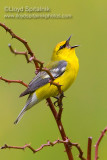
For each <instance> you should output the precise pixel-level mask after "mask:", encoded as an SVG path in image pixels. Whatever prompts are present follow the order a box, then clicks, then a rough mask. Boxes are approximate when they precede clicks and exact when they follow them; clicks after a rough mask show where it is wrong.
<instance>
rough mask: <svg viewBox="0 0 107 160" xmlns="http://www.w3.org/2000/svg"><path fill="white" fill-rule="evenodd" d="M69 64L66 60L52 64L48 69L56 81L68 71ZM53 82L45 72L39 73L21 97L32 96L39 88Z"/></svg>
mask: <svg viewBox="0 0 107 160" xmlns="http://www.w3.org/2000/svg"><path fill="white" fill-rule="evenodd" d="M66 66H67V62H66V61H64V60H61V61H55V62H53V63H52V62H51V63H50V64H49V65H48V66H47V68H48V69H49V70H50V72H51V74H52V76H53V77H54V78H55V79H56V78H57V77H59V76H61V75H62V74H63V73H64V72H65V70H66ZM49 80H51V78H50V76H49V75H48V74H47V73H46V72H45V71H41V72H39V73H38V74H37V75H36V76H35V77H34V78H33V80H32V81H31V82H30V83H29V85H28V88H27V89H26V90H25V91H24V92H23V93H21V95H20V97H22V96H24V95H26V94H30V93H32V92H34V91H35V90H37V89H38V88H40V87H42V86H44V85H45V84H47V83H49Z"/></svg>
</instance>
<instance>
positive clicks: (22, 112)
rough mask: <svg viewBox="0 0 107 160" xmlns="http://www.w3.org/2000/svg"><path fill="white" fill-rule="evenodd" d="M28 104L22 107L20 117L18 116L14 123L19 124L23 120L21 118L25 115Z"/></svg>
mask: <svg viewBox="0 0 107 160" xmlns="http://www.w3.org/2000/svg"><path fill="white" fill-rule="evenodd" d="M26 107H27V106H26V105H25V107H24V108H23V109H22V111H21V112H20V114H19V115H18V117H17V119H16V120H15V122H14V124H17V123H18V122H19V121H20V120H21V118H22V117H23V115H24V113H25V111H26Z"/></svg>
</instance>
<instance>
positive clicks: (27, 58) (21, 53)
mask: <svg viewBox="0 0 107 160" xmlns="http://www.w3.org/2000/svg"><path fill="white" fill-rule="evenodd" d="M8 46H9V49H10V51H11V52H12V53H14V54H15V55H25V58H26V60H27V62H28V63H29V62H30V61H29V57H28V54H27V52H18V51H16V50H14V49H13V48H12V46H11V44H9V45H8Z"/></svg>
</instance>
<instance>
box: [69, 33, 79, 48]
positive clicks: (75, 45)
mask: <svg viewBox="0 0 107 160" xmlns="http://www.w3.org/2000/svg"><path fill="white" fill-rule="evenodd" d="M71 36H72V35H71ZM71 36H70V37H69V38H68V39H67V41H66V47H68V48H71V49H72V48H76V47H79V45H75V46H70V44H69V41H70V39H71Z"/></svg>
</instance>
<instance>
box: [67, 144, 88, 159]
mask: <svg viewBox="0 0 107 160" xmlns="http://www.w3.org/2000/svg"><path fill="white" fill-rule="evenodd" d="M70 144H71V146H75V147H76V148H77V149H78V151H79V158H80V159H81V160H86V159H85V158H84V157H83V151H82V149H81V148H80V146H79V144H78V143H70Z"/></svg>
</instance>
